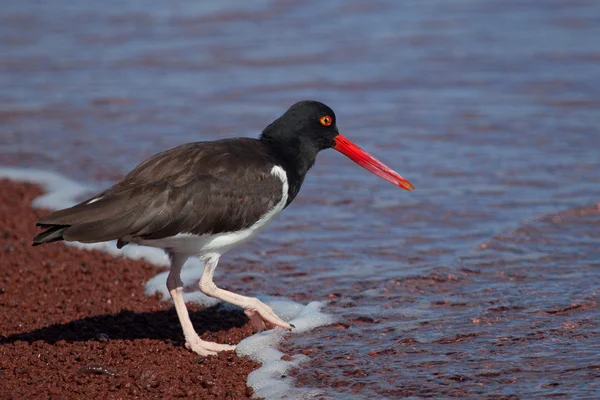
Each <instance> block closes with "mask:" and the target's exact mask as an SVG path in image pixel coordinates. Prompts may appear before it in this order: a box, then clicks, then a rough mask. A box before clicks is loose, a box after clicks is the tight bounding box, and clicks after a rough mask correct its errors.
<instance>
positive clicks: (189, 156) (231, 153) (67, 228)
mask: <svg viewBox="0 0 600 400" xmlns="http://www.w3.org/2000/svg"><path fill="white" fill-rule="evenodd" d="M273 165H274V164H273V162H272V161H271V159H270V156H269V155H268V153H267V152H266V151H265V150H264V149H263V148H262V145H261V144H260V142H258V141H257V140H254V139H236V140H231V139H229V140H222V141H217V142H204V143H192V144H187V145H184V146H180V147H178V148H175V149H172V150H169V151H166V152H163V153H160V154H157V155H156V156H153V157H151V158H149V159H148V160H146V161H144V162H143V163H142V164H140V165H139V166H138V167H136V168H135V169H134V170H133V171H132V172H131V173H129V174H128V175H127V176H126V177H125V178H124V179H123V180H122V181H120V182H119V183H117V184H115V185H114V186H113V187H111V188H109V189H108V190H106V191H104V192H102V193H100V194H99V195H97V196H94V197H93V198H92V199H89V200H86V201H84V202H82V203H80V204H77V205H76V206H73V207H71V208H67V209H64V210H59V211H56V212H54V213H52V214H50V215H48V216H46V217H44V218H41V219H40V220H39V222H38V225H41V226H43V227H45V228H47V230H46V231H45V232H42V233H41V234H40V235H38V236H36V238H35V239H34V244H41V243H46V242H50V241H56V240H62V239H64V240H72V241H80V242H88V243H91V242H100V241H106V240H114V239H120V238H123V237H134V238H135V237H140V238H145V239H158V238H163V237H168V236H172V235H176V234H177V233H193V234H205V233H221V232H231V231H236V230H239V229H243V228H247V227H249V226H250V225H252V224H253V223H254V222H255V221H257V220H258V219H259V218H260V217H261V216H262V215H264V214H265V213H266V212H268V211H269V210H270V209H271V208H273V207H274V206H275V204H277V203H278V202H279V201H280V200H281V197H282V191H281V190H282V182H281V180H280V179H279V178H278V177H275V176H273V175H272V174H271V169H272V167H273Z"/></svg>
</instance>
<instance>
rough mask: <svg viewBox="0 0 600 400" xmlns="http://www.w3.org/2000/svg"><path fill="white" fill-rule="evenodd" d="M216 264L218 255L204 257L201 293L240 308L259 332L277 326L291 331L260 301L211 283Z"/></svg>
mask: <svg viewBox="0 0 600 400" xmlns="http://www.w3.org/2000/svg"><path fill="white" fill-rule="evenodd" d="M218 262H219V254H211V255H207V256H206V257H204V273H203V274H202V278H201V279H200V282H199V286H200V290H201V291H202V293H204V294H206V295H207V296H211V297H214V298H216V299H220V300H223V301H226V302H228V303H231V304H234V305H236V306H239V307H242V308H243V309H244V312H245V313H246V315H247V316H248V318H250V320H251V321H252V323H253V324H254V326H256V328H257V329H259V330H263V329H265V328H274V327H277V326H279V327H281V328H284V329H292V327H291V325H290V324H288V323H287V322H285V321H284V320H282V319H281V318H279V317H278V316H277V315H276V314H275V313H274V312H273V310H272V309H271V307H269V306H268V305H266V304H264V303H263V302H262V301H260V300H258V299H256V298H252V297H246V296H241V295H239V294H235V293H232V292H229V291H227V290H224V289H221V288H218V287H217V285H215V283H214V282H213V274H214V272H215V268H216V267H217V264H218Z"/></svg>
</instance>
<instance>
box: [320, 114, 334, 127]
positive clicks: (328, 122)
mask: <svg viewBox="0 0 600 400" xmlns="http://www.w3.org/2000/svg"><path fill="white" fill-rule="evenodd" d="M319 122H320V123H321V125H323V126H329V125H331V123H332V122H333V120H332V119H331V117H330V116H329V115H326V116H324V117H321V118H320V119H319Z"/></svg>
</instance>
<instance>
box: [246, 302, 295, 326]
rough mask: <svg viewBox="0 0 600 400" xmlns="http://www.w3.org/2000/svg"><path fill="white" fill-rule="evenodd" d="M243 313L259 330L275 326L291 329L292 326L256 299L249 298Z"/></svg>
mask: <svg viewBox="0 0 600 400" xmlns="http://www.w3.org/2000/svg"><path fill="white" fill-rule="evenodd" d="M244 313H245V314H246V316H247V317H248V318H250V321H251V322H252V325H254V326H255V327H256V329H258V330H259V332H260V331H262V330H264V329H270V328H275V327H280V328H283V329H289V330H291V329H292V326H291V325H290V324H289V323H287V322H285V321H284V320H282V319H281V318H279V317H278V316H277V314H275V313H274V312H273V309H272V308H271V307H269V306H268V305H266V304H265V303H263V302H262V301H260V300H258V299H250V302H249V304H248V305H246V306H245V307H244Z"/></svg>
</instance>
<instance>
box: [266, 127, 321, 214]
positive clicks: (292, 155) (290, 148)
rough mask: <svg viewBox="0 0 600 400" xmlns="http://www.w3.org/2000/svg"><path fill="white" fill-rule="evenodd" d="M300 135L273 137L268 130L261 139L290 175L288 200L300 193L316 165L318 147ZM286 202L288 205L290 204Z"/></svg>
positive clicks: (290, 200) (289, 201)
mask: <svg viewBox="0 0 600 400" xmlns="http://www.w3.org/2000/svg"><path fill="white" fill-rule="evenodd" d="M300 138H301V136H300V135H290V136H288V137H287V140H286V137H281V136H279V135H278V136H276V137H273V136H271V135H270V134H269V132H268V131H267V130H265V131H263V133H262V135H261V136H260V141H261V142H262V143H263V144H264V145H265V146H267V147H268V148H269V149H270V151H271V154H272V155H273V157H274V158H275V159H276V160H277V162H279V163H280V164H281V166H282V167H283V168H284V169H285V172H286V173H287V176H288V185H289V193H288V201H287V203H288V204H289V203H291V202H292V200H293V199H294V198H295V197H296V195H297V194H298V191H299V190H300V187H301V186H302V183H303V182H304V178H305V177H306V174H307V173H308V170H309V169H310V168H311V167H312V166H313V165H314V163H315V161H316V159H317V153H318V152H319V151H318V150H317V149H316V148H314V147H313V146H311V144H310V143H308V142H303V141H302V140H301V139H300ZM288 204H286V206H287V205H288Z"/></svg>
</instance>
